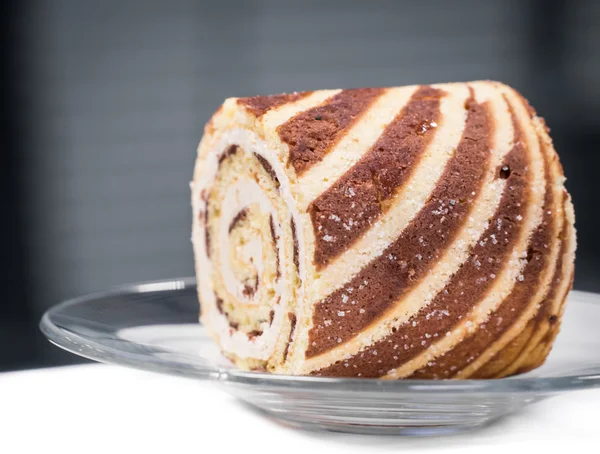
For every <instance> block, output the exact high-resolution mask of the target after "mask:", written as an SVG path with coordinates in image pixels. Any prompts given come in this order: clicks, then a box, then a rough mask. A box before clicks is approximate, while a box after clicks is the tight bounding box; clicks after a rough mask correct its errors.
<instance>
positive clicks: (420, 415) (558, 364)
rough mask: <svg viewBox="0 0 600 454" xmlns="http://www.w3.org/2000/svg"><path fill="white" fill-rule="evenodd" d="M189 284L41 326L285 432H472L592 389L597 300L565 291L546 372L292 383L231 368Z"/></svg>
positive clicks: (85, 309) (597, 381) (59, 313)
mask: <svg viewBox="0 0 600 454" xmlns="http://www.w3.org/2000/svg"><path fill="white" fill-rule="evenodd" d="M197 319H198V302H197V296H196V284H195V280H193V279H180V280H172V281H162V282H153V283H147V284H138V285H131V286H127V287H123V288H119V289H116V290H113V291H110V292H104V293H98V294H93V295H89V296H86V297H83V298H78V299H76V300H72V301H67V302H65V303H63V304H60V305H58V306H56V307H54V308H52V309H51V310H50V311H48V312H47V313H46V314H45V315H44V318H43V319H42V322H41V329H42V331H43V332H44V334H45V335H46V336H47V337H48V339H50V341H52V342H53V343H55V344H56V345H58V346H60V347H62V348H64V349H66V350H68V351H70V352H73V353H76V354H78V355H81V356H85V357H87V358H91V359H94V360H97V361H101V362H106V363H113V364H121V365H124V366H131V367H136V368H140V369H145V370H150V371H154V372H163V373H168V374H174V375H182V376H187V377H194V378H200V379H208V380H212V381H214V382H215V383H216V384H217V385H219V386H220V387H221V388H223V389H224V390H225V391H227V392H229V393H231V394H233V395H235V396H237V397H239V398H240V399H243V400H244V401H246V402H248V403H250V404H252V405H254V406H256V407H258V408H260V409H261V410H262V411H264V412H265V413H266V414H268V415H269V416H271V417H273V418H276V419H278V420H280V421H282V422H284V423H286V424H288V425H291V426H295V427H302V428H309V429H326V430H336V431H344V432H356V433H373V434H403V435H437V434H443V433H451V432H457V431H460V430H466V429H470V428H474V427H478V426H481V425H483V424H486V423H488V422H491V421H493V420H494V419H497V418H499V417H502V416H504V415H507V414H509V413H511V412H513V411H515V410H517V409H519V408H520V407H522V406H523V405H525V404H528V403H531V402H535V401H538V400H540V399H543V398H546V397H550V396H553V395H556V394H558V393H562V392H566V391H570V390H575V389H583V388H590V387H596V386H600V335H598V333H597V325H598V323H600V295H595V294H592V293H583V292H577V291H573V292H572V293H571V295H570V296H569V304H568V308H567V312H566V314H565V317H564V323H563V328H562V330H561V333H560V335H559V337H558V340H557V342H556V344H555V346H554V349H553V351H552V353H551V354H550V356H549V358H548V361H547V362H546V364H545V365H544V366H543V367H541V368H539V369H537V370H534V371H531V372H529V373H527V374H524V375H519V376H517V377H510V378H505V379H500V380H463V381H450V380H446V381H424V380H399V381H383V380H376V379H347V378H343V379H337V378H324V377H291V376H282V375H269V374H263V373H258V372H244V371H241V370H239V369H236V368H235V367H234V366H233V365H232V364H231V363H230V362H229V361H228V360H227V359H225V358H224V357H223V356H222V355H221V354H220V353H219V350H218V348H217V346H216V345H215V344H214V343H213V341H212V340H211V339H210V337H209V336H208V335H207V334H206V332H205V330H204V328H203V327H202V326H201V325H199V324H198V322H197Z"/></svg>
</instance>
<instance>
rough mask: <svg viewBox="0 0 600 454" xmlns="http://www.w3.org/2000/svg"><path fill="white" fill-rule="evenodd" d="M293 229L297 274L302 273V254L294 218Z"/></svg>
mask: <svg viewBox="0 0 600 454" xmlns="http://www.w3.org/2000/svg"><path fill="white" fill-rule="evenodd" d="M291 227H292V241H293V242H294V252H293V256H294V265H295V266H296V272H297V273H300V252H299V246H298V235H297V234H296V221H294V218H292V221H291Z"/></svg>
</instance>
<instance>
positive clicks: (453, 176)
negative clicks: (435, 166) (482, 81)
mask: <svg viewBox="0 0 600 454" xmlns="http://www.w3.org/2000/svg"><path fill="white" fill-rule="evenodd" d="M467 105H468V113H467V122H466V127H465V130H464V132H463V136H462V138H461V140H460V143H459V145H458V147H457V149H456V152H455V154H454V156H453V157H452V158H450V161H449V162H448V163H447V164H446V167H445V169H444V172H443V174H442V176H441V177H440V179H439V181H438V184H437V185H436V187H435V189H434V191H433V192H432V194H431V197H430V199H429V200H428V201H427V203H425V205H424V207H423V208H422V209H421V211H420V212H419V213H418V214H417V216H415V218H414V219H413V220H412V221H411V223H410V224H409V225H408V226H407V227H406V229H404V231H403V232H402V233H401V234H400V236H399V237H398V238H397V239H396V240H395V241H393V242H392V243H391V244H390V245H389V246H388V247H387V248H386V249H385V251H384V252H383V254H382V255H380V256H379V257H377V258H375V259H374V260H372V261H371V262H370V263H369V264H368V265H367V266H366V267H365V268H364V269H363V270H361V271H360V272H359V273H358V274H357V275H356V276H355V277H354V278H353V279H352V280H351V281H350V282H349V283H347V284H345V285H344V287H342V288H340V289H338V290H337V291H335V292H334V293H332V294H331V295H329V296H328V297H327V298H325V299H324V300H322V301H320V302H318V303H317V304H316V305H315V311H314V313H313V328H312V329H311V331H310V333H309V348H308V350H307V353H306V356H307V357H308V358H310V357H313V356H317V355H319V354H321V353H324V352H326V351H327V350H329V349H331V348H334V347H336V346H338V345H339V344H341V343H342V342H345V341H347V340H348V339H350V338H352V337H354V336H355V335H357V334H358V333H360V331H361V330H363V329H364V328H365V327H366V326H368V325H370V324H372V323H376V322H377V320H378V319H380V318H381V317H383V316H385V313H386V311H388V310H389V309H391V308H393V307H394V305H395V304H397V302H398V300H400V299H401V298H402V296H403V295H405V294H406V293H407V292H408V291H409V290H411V289H412V288H413V287H415V286H416V285H417V284H418V283H419V282H420V281H421V280H422V279H423V278H425V276H426V275H427V273H428V271H429V270H430V269H431V268H432V267H433V266H434V265H435V264H436V263H437V261H438V260H439V259H440V257H442V256H443V254H444V252H445V249H446V248H448V246H449V245H450V244H451V243H452V242H453V241H454V239H455V237H456V235H457V234H458V232H459V231H460V230H461V228H462V227H463V225H464V223H465V222H466V221H467V219H468V217H469V215H470V213H471V210H472V209H473V206H474V201H475V199H476V194H477V193H478V192H479V191H480V190H481V188H482V186H483V184H484V183H485V175H486V173H487V169H488V165H489V159H490V155H491V153H490V136H491V135H492V134H493V124H492V121H493V117H492V115H491V113H490V111H489V107H488V106H487V105H486V104H483V105H481V104H477V103H476V101H475V100H474V99H473V98H472V97H471V98H470V99H469V100H468V101H467Z"/></svg>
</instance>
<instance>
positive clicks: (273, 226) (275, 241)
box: [269, 214, 281, 279]
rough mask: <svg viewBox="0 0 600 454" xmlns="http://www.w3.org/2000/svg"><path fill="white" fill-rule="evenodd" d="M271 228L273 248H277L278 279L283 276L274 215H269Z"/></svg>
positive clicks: (276, 267) (276, 269)
mask: <svg viewBox="0 0 600 454" xmlns="http://www.w3.org/2000/svg"><path fill="white" fill-rule="evenodd" d="M269 229H270V230H271V239H272V240H273V249H274V250H275V272H276V273H277V279H279V278H280V277H281V266H280V264H279V246H278V244H277V240H278V237H277V235H276V234H275V223H274V222H273V215H272V214H271V215H269Z"/></svg>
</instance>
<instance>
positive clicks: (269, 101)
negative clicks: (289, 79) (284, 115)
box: [237, 91, 313, 117]
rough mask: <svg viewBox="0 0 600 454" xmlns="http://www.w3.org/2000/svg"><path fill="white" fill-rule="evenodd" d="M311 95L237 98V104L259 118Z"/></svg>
mask: <svg viewBox="0 0 600 454" xmlns="http://www.w3.org/2000/svg"><path fill="white" fill-rule="evenodd" d="M312 93H313V92H312V91H301V92H294V93H282V94H280V95H269V96H252V97H250V98H239V99H238V100H237V103H238V104H241V105H242V106H244V107H245V108H246V109H248V110H249V111H250V112H252V113H253V114H254V115H255V116H257V117H261V116H263V115H264V114H266V113H267V112H268V111H269V110H271V109H276V108H277V107H280V106H283V105H284V104H288V103H290V102H295V101H298V100H300V99H302V98H306V97H307V96H308V95H310V94H312Z"/></svg>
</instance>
